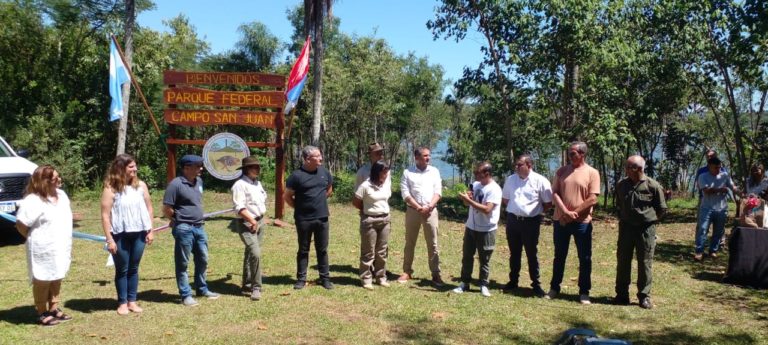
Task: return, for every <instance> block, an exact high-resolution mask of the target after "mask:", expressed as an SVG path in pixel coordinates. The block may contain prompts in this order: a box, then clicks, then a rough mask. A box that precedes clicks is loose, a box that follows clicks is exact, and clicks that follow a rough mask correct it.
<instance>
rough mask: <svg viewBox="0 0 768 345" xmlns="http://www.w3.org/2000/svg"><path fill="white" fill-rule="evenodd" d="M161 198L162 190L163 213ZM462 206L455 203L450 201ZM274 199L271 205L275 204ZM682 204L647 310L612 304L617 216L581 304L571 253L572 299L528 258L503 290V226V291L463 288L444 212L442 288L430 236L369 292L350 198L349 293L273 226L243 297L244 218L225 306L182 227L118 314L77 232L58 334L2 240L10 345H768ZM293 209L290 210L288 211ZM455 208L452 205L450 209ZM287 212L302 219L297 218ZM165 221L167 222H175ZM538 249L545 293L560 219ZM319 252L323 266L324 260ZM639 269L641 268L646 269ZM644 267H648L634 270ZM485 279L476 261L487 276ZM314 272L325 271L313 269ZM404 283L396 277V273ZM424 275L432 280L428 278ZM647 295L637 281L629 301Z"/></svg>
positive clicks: (345, 266)
mask: <svg viewBox="0 0 768 345" xmlns="http://www.w3.org/2000/svg"><path fill="white" fill-rule="evenodd" d="M161 195H162V192H154V193H153V199H154V200H155V205H156V206H155V209H156V210H157V211H156V214H160V212H159V206H160V202H159V199H160V197H161ZM230 202H231V201H230V198H229V195H228V194H217V193H213V192H208V193H206V195H205V204H206V211H216V210H221V209H225V208H228V207H230V205H231V204H230ZM444 204H445V205H449V204H450V203H449V202H446V203H444ZM270 207H271V206H270ZM679 207H680V208H678V209H675V210H674V212H673V214H672V215H671V216H670V217H669V218H668V220H667V223H665V224H662V225H661V226H660V229H659V230H658V236H659V241H658V245H657V250H656V258H655V262H654V267H655V269H654V286H653V293H652V296H653V301H654V303H655V304H656V308H655V309H653V310H643V309H641V308H639V307H638V305H637V301H636V300H633V304H632V305H631V306H613V305H610V304H608V302H609V298H610V297H612V296H613V294H614V291H613V286H614V279H615V269H616V267H615V264H616V260H615V255H616V253H615V248H616V238H617V224H616V222H615V221H614V220H612V219H610V218H607V217H600V216H598V217H597V218H598V219H597V220H596V221H595V227H594V241H593V243H594V244H593V273H592V285H593V290H592V300H593V304H592V305H590V306H582V305H580V304H579V303H578V301H577V298H578V296H577V293H578V287H577V286H576V279H577V272H578V270H577V268H578V260H577V258H576V250H575V247H574V246H573V245H571V247H570V251H569V257H568V262H567V270H566V275H565V280H564V282H563V287H562V293H561V297H562V298H560V299H556V300H551V301H550V300H544V299H538V298H535V297H532V296H531V290H530V288H528V287H527V286H528V284H529V283H530V281H529V280H528V277H527V269H526V267H527V266H526V264H525V257H523V272H521V273H522V274H521V279H520V285H521V286H523V288H521V289H520V291H519V292H517V293H514V294H503V293H502V292H501V287H502V286H503V285H504V284H505V283H506V282H507V273H508V264H507V258H508V254H509V250H508V248H507V246H506V238H505V236H504V232H503V231H500V232H499V235H498V238H497V244H498V245H497V247H496V252H495V253H494V255H493V258H492V266H491V288H492V290H491V293H492V294H493V295H492V296H491V297H490V298H484V297H483V296H481V295H480V293H479V292H478V289H477V287H475V286H473V290H472V291H471V292H469V293H464V294H462V295H456V294H453V293H451V292H450V289H452V288H453V287H455V286H456V284H458V282H457V277H458V276H459V271H460V261H461V241H462V235H463V229H464V226H463V222H462V221H461V220H459V219H454V220H450V219H445V218H443V219H441V223H440V239H439V243H440V249H441V264H442V270H443V275H444V278H445V279H446V281H447V282H449V284H448V286H446V287H445V288H443V289H440V290H438V289H435V288H433V287H432V286H431V285H430V284H429V283H428V280H427V279H429V270H428V268H427V258H426V248H425V245H424V241H423V238H420V239H419V244H418V246H417V250H416V260H415V267H414V269H415V270H416V273H415V275H416V279H415V280H414V281H412V282H410V283H408V284H398V283H393V284H392V287H390V288H381V287H379V286H376V289H375V290H374V291H367V290H364V289H362V288H361V287H360V284H359V279H358V276H357V267H358V256H359V243H360V240H359V234H358V225H357V222H358V216H357V213H356V210H355V209H354V208H353V207H352V206H351V205H346V204H332V206H331V208H332V209H331V213H332V216H331V244H330V249H329V250H330V260H331V275H332V281H333V282H334V283H335V284H336V289H334V290H331V291H326V290H325V289H323V288H322V287H320V286H318V285H315V284H312V285H309V286H308V287H307V288H305V289H304V290H301V291H294V290H293V289H292V285H293V282H294V276H295V270H296V266H295V253H296V249H297V246H296V235H295V232H294V229H293V228H292V227H287V228H277V227H268V228H267V229H266V231H267V233H266V240H265V243H264V246H263V249H262V251H263V265H264V267H265V268H264V274H265V277H264V284H265V287H264V291H263V296H262V300H261V301H258V302H251V301H250V300H249V299H248V298H247V297H246V296H244V295H241V293H240V279H241V276H240V274H241V269H242V255H243V245H242V243H241V242H240V239H239V237H238V236H237V235H236V234H234V233H232V232H230V231H229V230H228V229H227V225H228V224H229V222H230V220H231V219H232V216H233V214H229V215H225V216H220V217H217V218H214V219H211V220H209V221H208V222H207V223H206V230H207V232H208V235H209V247H210V262H209V268H208V281H209V285H210V287H211V289H212V290H213V291H216V292H220V293H222V294H223V297H222V298H220V299H218V300H213V301H209V300H205V299H200V300H199V301H200V306H199V307H196V308H185V307H183V306H182V305H181V304H180V303H179V297H178V291H177V289H176V283H175V278H174V273H173V238H172V237H171V235H170V231H163V232H161V233H159V234H158V236H156V240H155V243H154V244H153V245H152V246H150V247H148V248H147V250H146V251H145V253H144V258H143V261H142V265H141V280H140V284H139V302H140V304H141V306H142V307H143V308H144V313H142V314H130V315H128V316H119V315H117V314H116V313H115V308H116V307H117V306H116V298H115V288H114V284H113V282H112V279H113V274H114V270H113V268H112V267H105V265H104V264H105V261H106V257H107V255H106V252H104V251H103V250H102V249H101V248H102V244H101V243H95V242H88V241H83V240H75V242H74V248H73V262H72V267H71V269H70V271H69V274H68V275H67V277H66V278H65V279H64V283H63V286H62V297H63V301H64V309H65V310H66V311H67V312H68V313H70V314H71V315H72V316H74V318H75V319H74V320H73V321H70V322H68V323H65V324H61V325H59V326H56V327H52V328H43V327H40V326H37V325H36V324H35V315H34V314H35V311H34V307H33V305H32V291H31V290H32V289H31V286H30V285H29V283H28V281H27V265H26V260H25V249H24V246H21V245H20V246H10V247H2V248H0V262H1V266H0V286H1V287H2V292H3V293H2V294H1V295H0V343H2V344H33V343H34V344H36V343H43V344H49V343H50V344H114V343H119V344H165V343H168V344H274V343H289V344H307V343H308V344H328V343H331V344H359V343H363V344H365V343H416V344H422V343H425V344H495V343H506V344H547V343H552V342H553V341H554V340H555V339H557V338H558V337H559V335H560V334H561V333H562V332H563V331H564V330H566V329H569V328H573V327H584V328H590V329H593V330H595V331H596V332H597V333H598V334H599V335H601V336H603V337H607V338H622V339H627V340H630V341H632V342H633V343H635V344H766V343H768V331H766V329H768V293H767V292H766V291H759V290H754V289H749V288H744V287H738V286H732V285H725V284H722V283H720V282H719V281H720V278H721V277H722V275H723V273H724V271H725V267H726V264H727V260H728V259H727V255H723V256H721V257H719V258H717V259H715V260H711V259H710V260H705V262H704V263H702V264H697V263H694V262H693V261H692V260H691V253H692V250H693V231H694V224H693V223H692V222H693V221H694V220H693V210H691V209H690V207H691V206H690V204H683V205H681V206H679ZM73 208H74V210H75V211H76V212H83V213H84V214H85V219H84V220H83V221H81V222H80V224H79V227H78V228H76V231H83V232H89V233H94V234H100V232H101V230H100V226H99V219H98V215H99V213H98V195H96V194H92V193H90V194H81V195H75V196H74V197H73ZM289 212H290V209H289ZM447 213H450V212H447ZM403 217H404V213H403V212H402V210H395V211H394V212H393V229H392V235H391V240H390V257H389V265H388V268H389V271H390V272H392V274H399V273H400V271H401V266H402V260H403V254H402V250H403V242H404V234H403V233H404V230H403V224H404V219H403ZM286 220H287V221H289V222H291V223H292V214H290V213H289V214H288V215H287V217H286ZM162 221H163V220H161V219H156V224H158V225H159V224H162ZM541 233H542V235H541V239H540V244H539V256H540V261H541V268H542V281H543V282H544V285H545V286H544V287H545V289H547V288H548V282H549V279H550V277H551V272H552V256H553V246H552V235H551V234H552V227H551V225H544V226H542V232H541ZM314 262H315V259H314V250H313V251H312V254H311V256H310V263H311V264H312V263H314ZM635 272H636V271H635ZM633 275H635V273H634V272H633ZM474 276H475V277H476V276H477V267H475V274H474ZM308 277H309V278H316V277H317V271H316V270H315V269H314V266H312V267H311V268H310V272H309V276H308ZM394 278H395V277H394V276H393V277H392V279H394ZM422 279H423V280H422ZM635 292H636V290H635V287H634V286H632V288H631V290H630V295H632V296H634V294H635Z"/></svg>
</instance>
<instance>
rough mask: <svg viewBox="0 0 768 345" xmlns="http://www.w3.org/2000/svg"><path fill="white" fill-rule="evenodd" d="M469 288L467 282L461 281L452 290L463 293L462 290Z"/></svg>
mask: <svg viewBox="0 0 768 345" xmlns="http://www.w3.org/2000/svg"><path fill="white" fill-rule="evenodd" d="M467 290H469V286H467V284H464V283H461V284H459V287H457V288H455V289H453V292H455V293H464V291H467Z"/></svg>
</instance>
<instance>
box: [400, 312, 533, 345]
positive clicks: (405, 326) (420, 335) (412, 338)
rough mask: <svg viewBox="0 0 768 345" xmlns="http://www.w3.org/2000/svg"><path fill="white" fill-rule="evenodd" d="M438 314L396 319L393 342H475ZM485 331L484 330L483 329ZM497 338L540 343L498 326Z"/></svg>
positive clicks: (525, 342)
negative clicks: (413, 318)
mask: <svg viewBox="0 0 768 345" xmlns="http://www.w3.org/2000/svg"><path fill="white" fill-rule="evenodd" d="M442 317H443V316H441V315H439V314H433V315H432V316H431V317H426V318H423V319H421V320H417V321H413V320H409V321H402V320H400V321H398V322H395V324H394V325H393V326H392V328H391V331H392V333H391V335H392V337H393V338H394V339H393V343H416V344H431V345H441V344H455V343H469V344H471V343H475V342H476V341H477V339H476V338H473V336H472V334H471V333H467V332H466V331H465V330H461V329H459V328H456V327H451V326H449V325H446V324H444V323H443V322H442ZM484 331H485V330H484ZM493 332H495V333H496V334H497V335H498V337H499V338H502V339H504V341H503V342H502V343H506V344H523V345H527V344H542V342H541V341H540V340H536V339H532V338H530V337H529V336H528V335H525V334H514V333H512V332H511V331H509V330H507V329H504V328H498V329H494V330H493Z"/></svg>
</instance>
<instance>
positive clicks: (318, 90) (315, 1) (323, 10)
mask: <svg viewBox="0 0 768 345" xmlns="http://www.w3.org/2000/svg"><path fill="white" fill-rule="evenodd" d="M332 5H333V0H304V33H305V34H306V35H307V36H312V48H313V49H314V52H313V53H314V56H313V59H312V74H313V76H314V79H313V83H312V95H313V97H312V137H311V143H312V144H313V145H318V144H319V143H320V125H321V123H322V119H323V57H324V55H325V46H324V44H323V43H324V42H323V26H324V24H325V20H326V18H333V12H332V10H331V9H332Z"/></svg>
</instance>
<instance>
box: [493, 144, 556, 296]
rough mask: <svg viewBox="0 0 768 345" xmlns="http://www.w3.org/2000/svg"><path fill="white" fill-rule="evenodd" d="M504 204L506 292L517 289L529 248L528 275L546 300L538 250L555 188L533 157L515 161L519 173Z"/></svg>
mask: <svg viewBox="0 0 768 345" xmlns="http://www.w3.org/2000/svg"><path fill="white" fill-rule="evenodd" d="M501 198H502V199H501V203H502V204H503V205H506V207H507V208H506V217H507V218H506V219H507V244H508V245H509V252H510V255H509V282H508V283H507V285H505V286H504V290H505V291H512V290H514V289H517V284H518V279H519V278H520V257H521V256H522V254H523V248H525V255H526V257H527V259H528V275H529V276H530V278H531V287H532V288H533V293H534V295H536V296H538V297H544V295H545V294H546V293H545V292H544V290H543V289H542V288H541V281H540V280H539V258H538V256H537V254H538V248H537V246H538V245H539V233H540V228H541V218H542V215H543V214H544V213H545V212H547V210H549V209H550V208H551V207H552V185H551V184H550V183H549V180H547V178H546V177H544V176H541V175H539V174H537V173H536V172H534V171H533V159H531V156H530V155H527V154H524V155H520V156H519V157H518V158H517V160H516V161H515V174H513V175H511V176H509V177H507V180H506V181H505V182H504V190H503V191H502V197H501Z"/></svg>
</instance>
